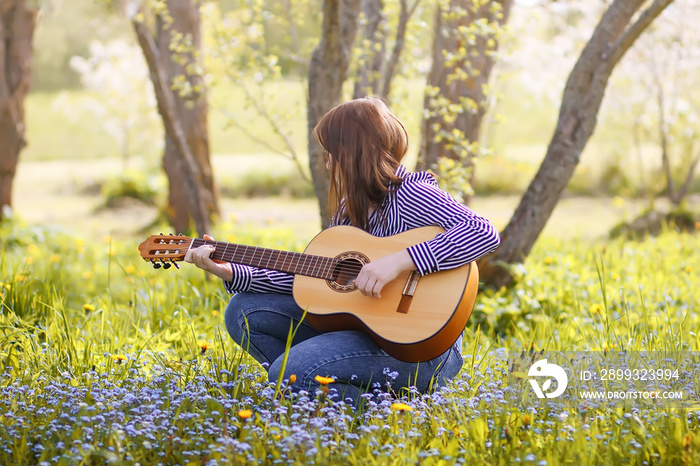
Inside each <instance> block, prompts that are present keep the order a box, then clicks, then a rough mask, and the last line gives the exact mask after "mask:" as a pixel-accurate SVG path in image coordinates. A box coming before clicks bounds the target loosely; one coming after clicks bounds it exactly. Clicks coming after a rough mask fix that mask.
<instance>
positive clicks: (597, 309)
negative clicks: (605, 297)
mask: <svg viewBox="0 0 700 466" xmlns="http://www.w3.org/2000/svg"><path fill="white" fill-rule="evenodd" d="M589 312H590V313H591V314H602V313H603V305H602V304H594V305H593V306H591V308H590V309H589Z"/></svg>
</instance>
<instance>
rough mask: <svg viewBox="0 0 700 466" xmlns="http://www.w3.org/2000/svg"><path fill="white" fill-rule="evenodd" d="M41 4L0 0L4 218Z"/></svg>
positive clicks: (21, 140) (21, 138)
mask: <svg viewBox="0 0 700 466" xmlns="http://www.w3.org/2000/svg"><path fill="white" fill-rule="evenodd" d="M37 13H38V8H29V7H28V6H27V3H26V2H25V0H2V2H1V3H0V141H1V143H0V220H2V218H3V212H4V207H5V206H10V207H11V206H12V185H13V183H14V178H15V173H16V171H17V164H18V163H19V154H20V152H21V151H22V149H23V148H24V147H25V146H26V145H27V141H26V139H25V122H24V99H25V97H26V96H27V93H28V92H29V84H30V79H31V58H32V52H33V46H32V40H33V37H34V29H35V26H36V17H37Z"/></svg>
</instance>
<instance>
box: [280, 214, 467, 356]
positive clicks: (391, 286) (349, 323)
mask: <svg viewBox="0 0 700 466" xmlns="http://www.w3.org/2000/svg"><path fill="white" fill-rule="evenodd" d="M442 232H444V230H443V229H441V228H439V227H423V228H417V229H413V230H408V231H406V232H403V233H400V234H398V235H394V236H389V237H383V238H378V237H374V236H372V235H370V234H368V233H366V232H365V231H363V230H361V229H358V228H355V227H350V226H337V227H333V228H329V229H327V230H324V231H322V232H321V233H319V234H318V235H317V236H316V237H315V238H314V239H313V240H312V241H311V243H310V244H309V245H308V247H307V248H306V250H305V253H306V254H314V255H320V256H325V257H336V256H338V255H340V254H344V253H347V252H353V251H358V252H361V253H362V254H363V255H364V256H366V257H367V258H368V259H369V260H370V261H376V260H378V259H380V258H382V257H385V256H388V255H390V254H393V253H394V252H398V251H400V250H403V249H406V248H407V247H409V246H412V245H415V244H418V243H420V242H423V241H427V240H430V239H432V238H434V237H435V236H436V235H437V234H439V233H442ZM408 280H409V273H403V274H401V275H400V276H399V277H398V278H396V279H395V280H393V281H392V282H390V283H388V284H387V285H386V286H385V287H384V288H383V289H382V297H381V298H370V297H367V296H364V295H362V294H361V293H360V292H359V291H357V290H354V291H338V290H337V289H336V288H334V287H332V286H330V285H329V283H328V282H327V281H326V280H319V279H317V278H310V277H305V276H296V277H295V280H294V291H293V292H294V299H295V300H296V302H297V304H299V306H300V307H302V308H303V309H307V311H308V313H307V320H308V321H309V323H310V324H311V325H313V326H314V327H316V328H318V329H319V330H322V331H336V330H348V329H357V330H363V331H365V332H367V333H368V334H369V335H371V336H372V338H373V339H374V340H375V341H376V342H377V343H378V344H379V346H380V347H382V348H383V349H384V350H385V351H386V352H387V353H389V354H390V355H392V356H394V357H396V358H397V359H401V360H404V361H410V362H418V361H426V360H429V359H432V358H434V357H437V356H439V355H440V354H442V353H444V352H445V351H446V350H447V349H448V348H449V347H450V346H451V345H452V344H453V343H454V341H455V340H456V339H457V338H458V337H459V335H460V334H461V333H462V331H463V330H464V327H465V325H466V323H467V321H468V319H469V316H470V315H471V311H472V309H473V306H474V301H475V299H476V294H477V290H478V283H479V277H478V270H477V267H476V264H475V263H470V264H466V265H464V266H462V267H459V268H456V269H450V270H445V271H441V272H436V273H431V274H428V275H426V276H423V277H420V278H419V279H418V284H417V287H416V289H415V292H414V293H413V297H412V298H411V299H410V302H409V304H408V308H407V309H405V310H404V312H401V311H399V303H400V302H401V298H402V295H403V292H404V289H405V285H406V283H407V281H408Z"/></svg>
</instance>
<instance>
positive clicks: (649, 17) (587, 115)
mask: <svg viewBox="0 0 700 466" xmlns="http://www.w3.org/2000/svg"><path fill="white" fill-rule="evenodd" d="M672 1H673V0H655V1H654V2H653V3H651V5H650V6H649V7H648V8H647V9H646V10H645V11H643V12H642V13H641V14H637V13H638V11H639V10H640V9H641V7H642V6H643V5H644V3H646V2H645V0H613V2H612V3H611V4H610V6H609V7H608V9H607V11H606V12H605V14H603V17H602V18H601V20H600V22H599V23H598V26H597V27H596V29H595V31H594V32H593V35H592V36H591V39H590V40H589V41H588V44H587V45H586V47H585V48H584V49H583V52H582V53H581V56H580V57H579V60H578V62H577V63H576V65H575V66H574V68H573V70H572V71H571V74H570V75H569V79H568V81H567V83H566V87H565V89H564V95H563V97H562V103H561V108H560V110H559V120H558V122H557V126H556V129H555V130H554V135H553V136H552V140H551V142H550V143H549V147H548V148H547V154H546V156H545V158H544V160H543V162H542V165H541V166H540V168H539V171H538V172H537V174H536V175H535V177H534V179H533V180H532V182H531V183H530V186H529V187H528V189H527V191H526V192H525V194H524V195H523V197H522V199H521V200H520V204H519V205H518V207H517V209H516V210H515V213H514V214H513V217H512V218H511V220H510V222H509V223H508V225H507V226H506V228H505V230H504V231H503V232H502V233H501V245H500V247H499V248H498V249H497V250H496V252H494V253H493V254H491V255H489V256H486V257H485V258H483V259H482V260H481V261H480V264H479V267H480V275H481V277H482V280H483V281H484V282H486V283H487V284H489V285H492V286H494V287H497V288H498V287H501V286H504V285H507V284H509V283H510V282H511V281H512V276H511V275H510V273H509V271H508V268H507V267H504V266H503V264H504V263H505V264H514V263H518V262H522V261H523V260H524V259H525V257H527V255H528V254H529V253H530V250H531V249H532V246H533V245H534V243H535V241H536V240H537V238H538V236H539V235H540V233H541V232H542V230H543V229H544V226H545V225H546V223H547V220H549V217H550V216H551V214H552V211H553V210H554V207H555V206H556V204H557V202H558V201H559V198H560V197H561V194H562V192H563V191H564V189H565V188H566V186H567V184H568V183H569V180H570V179H571V177H572V175H573V173H574V169H575V168H576V166H577V165H578V163H579V160H580V156H581V152H582V151H583V148H584V147H585V146H586V143H587V142H588V138H589V137H590V136H591V134H593V130H594V129H595V125H596V120H597V115H598V110H599V109H600V105H601V102H602V101H603V96H604V93H605V87H606V85H607V82H608V78H609V77H610V74H611V73H612V71H613V68H614V67H615V65H616V64H617V63H618V62H619V60H620V59H621V58H622V56H623V55H624V54H625V52H626V51H627V50H628V49H629V48H630V46H631V45H632V44H633V43H634V41H635V40H636V39H637V38H638V37H639V35H640V34H641V33H642V32H643V31H644V29H646V27H647V26H649V24H651V22H652V21H653V20H654V18H656V17H657V16H658V15H659V14H660V13H661V12H662V11H663V9H664V8H666V6H667V5H669V4H670V3H671V2H672Z"/></svg>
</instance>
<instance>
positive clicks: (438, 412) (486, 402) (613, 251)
mask: <svg viewBox="0 0 700 466" xmlns="http://www.w3.org/2000/svg"><path fill="white" fill-rule="evenodd" d="M221 227H222V229H223V230H225V231H229V232H231V231H233V232H235V233H233V235H232V236H231V237H230V238H226V239H231V240H235V241H239V242H242V243H249V244H258V245H263V246H269V247H275V248H283V249H296V250H298V249H300V248H301V247H302V246H303V245H302V244H300V243H299V241H298V238H297V237H296V236H295V235H293V234H291V233H289V232H286V233H285V232H282V231H275V230H260V229H250V230H247V229H241V228H239V229H237V228H235V227H236V225H235V223H234V222H233V221H232V220H231V221H229V223H228V224H226V225H222V226H221ZM2 228H3V230H2V232H1V233H2V237H3V239H4V241H3V248H2V249H3V250H2V255H0V393H2V396H0V464H42V465H48V464H67V465H68V464H69V465H74V464H75V465H78V464H84V465H93V464H94V465H98V464H99V465H101V464H124V465H126V464H129V465H134V464H178V465H179V464H208V465H215V464H259V463H264V464H274V463H277V462H279V463H285V464H331V463H332V464H337V463H341V464H363V465H364V464H387V465H388V464H417V463H420V464H455V463H463V464H515V463H523V464H539V465H544V464H548V465H554V464H572V463H576V464H586V465H587V464H598V465H609V464H640V465H641V464H687V465H692V464H697V462H698V461H700V436H698V434H697V429H698V427H699V423H700V422H699V421H700V417H699V416H698V411H697V409H696V408H694V407H693V406H692V404H691V407H689V408H688V407H687V408H668V409H664V408H659V407H655V406H653V405H652V406H650V405H641V404H640V405H634V404H631V405H619V406H618V405H606V404H603V403H600V404H598V405H595V404H594V405H591V404H590V403H580V404H575V405H573V406H572V405H565V404H563V403H559V402H555V400H551V401H541V402H537V403H535V404H534V405H531V406H529V407H521V406H520V405H519V404H518V403H517V402H516V401H513V400H512V399H511V398H509V397H508V396H507V394H508V393H511V392H510V391H509V387H511V388H512V387H513V386H512V385H511V384H512V382H510V380H511V379H509V370H508V364H507V360H506V358H507V357H508V355H513V354H518V353H520V352H522V351H530V350H533V351H539V350H544V349H546V350H550V351H551V350H562V351H575V350H594V351H603V350H605V351H617V350H627V351H642V350H644V351H681V350H682V351H697V350H698V348H699V346H700V341H698V335H697V333H696V331H697V328H698V325H699V324H700V318H699V317H698V314H697V312H696V309H697V308H698V305H699V304H700V302H699V301H698V295H697V293H696V290H695V287H696V284H697V282H698V279H700V276H698V271H700V259H699V258H698V255H697V254H695V253H694V252H695V251H696V250H697V249H698V247H700V244H699V243H698V236H697V235H690V234H677V233H673V232H668V233H665V234H663V235H662V236H660V237H659V238H656V239H654V240H649V241H645V242H637V243H626V242H622V241H613V242H607V243H599V244H593V245H592V244H591V243H590V242H588V241H581V240H567V239H558V240H557V239H553V238H552V239H547V240H543V241H541V242H539V243H538V245H537V247H536V248H535V250H534V251H533V253H532V254H531V256H530V257H529V258H528V260H527V261H526V262H525V264H524V265H523V266H522V267H521V268H520V269H518V270H517V271H516V275H517V277H518V281H517V285H516V286H515V287H514V288H512V289H502V290H499V291H495V292H494V291H488V290H484V291H483V292H482V293H481V294H480V297H479V299H478V302H477V306H476V309H475V311H474V314H473V316H472V318H471V320H470V325H469V326H468V328H467V330H466V332H465V338H464V354H465V365H464V367H463V370H462V372H461V373H460V375H459V376H458V377H457V378H456V379H455V380H453V381H452V382H451V383H450V384H449V385H448V386H447V387H445V388H443V389H440V390H438V391H436V392H435V393H433V394H428V395H419V394H416V393H405V394H402V393H399V394H396V395H395V396H390V395H380V396H379V397H378V398H376V399H375V400H373V401H370V402H367V403H366V404H365V405H364V407H362V408H352V407H351V406H349V405H347V404H346V403H345V402H343V401H340V400H339V399H337V398H334V396H333V384H330V385H329V388H330V392H329V393H326V390H325V389H324V388H323V386H319V387H316V388H313V387H312V390H309V391H303V392H300V393H297V394H296V395H290V393H291V389H290V388H289V381H284V382H283V383H282V384H281V385H279V386H276V385H272V384H269V383H268V382H266V380H265V376H264V371H263V370H262V368H261V367H260V366H258V365H257V364H256V363H254V362H253V361H252V360H251V359H249V357H247V356H245V355H244V354H243V353H242V352H241V351H240V349H239V348H237V347H236V345H234V344H233V343H232V342H231V341H230V339H229V338H228V336H227V335H226V332H225V329H224V325H223V316H222V312H223V310H224V308H225V305H226V302H227V296H226V295H225V293H224V291H223V288H222V286H221V285H220V282H219V281H218V280H211V279H210V280H206V279H205V277H204V276H203V274H202V273H201V271H198V270H196V269H194V268H193V267H190V266H184V267H183V268H182V269H181V270H174V269H171V270H168V271H162V270H160V271H156V270H154V269H152V268H151V267H150V266H148V265H147V264H146V263H144V262H143V261H142V260H141V259H140V257H139V256H138V254H137V253H136V248H135V243H134V241H131V240H129V241H125V240H119V239H117V238H116V237H103V238H96V237H94V236H91V235H84V236H77V235H74V234H63V233H61V232H59V231H56V230H54V229H49V228H40V227H27V226H23V225H22V223H21V222H18V221H16V222H7V223H5V224H4V225H3V227H2ZM222 235H223V232H222ZM222 238H224V236H222ZM320 375H324V376H326V375H328V374H320ZM513 389H515V388H513ZM516 393H517V391H516ZM693 396H697V395H693ZM693 399H694V400H695V402H696V405H697V401H698V400H697V398H693Z"/></svg>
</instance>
